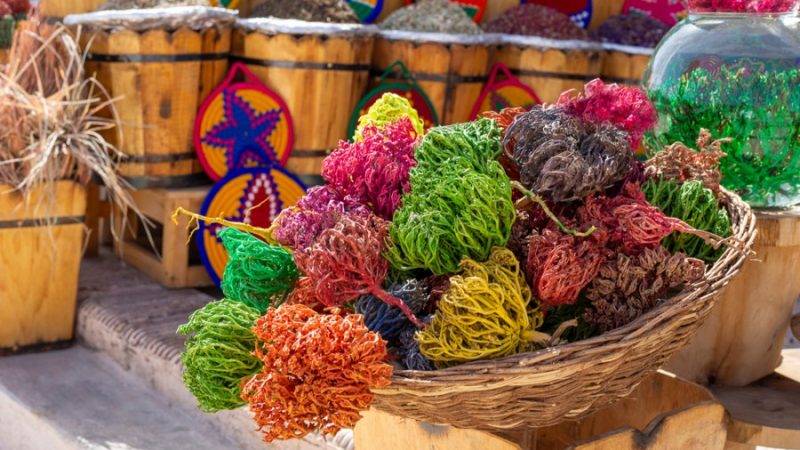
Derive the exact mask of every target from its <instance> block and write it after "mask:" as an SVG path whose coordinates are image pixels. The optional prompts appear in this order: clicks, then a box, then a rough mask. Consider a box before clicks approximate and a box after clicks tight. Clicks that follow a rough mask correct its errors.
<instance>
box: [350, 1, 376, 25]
mask: <svg viewBox="0 0 800 450" xmlns="http://www.w3.org/2000/svg"><path fill="white" fill-rule="evenodd" d="M347 3H348V4H349V5H350V7H351V8H352V9H353V11H354V12H355V13H356V16H357V17H358V20H360V21H361V22H362V23H372V22H374V21H375V19H377V18H378V16H380V15H381V11H383V0H347Z"/></svg>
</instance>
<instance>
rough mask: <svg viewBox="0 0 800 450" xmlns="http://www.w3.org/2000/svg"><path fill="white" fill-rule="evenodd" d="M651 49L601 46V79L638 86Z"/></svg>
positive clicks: (650, 54) (651, 53)
mask: <svg viewBox="0 0 800 450" xmlns="http://www.w3.org/2000/svg"><path fill="white" fill-rule="evenodd" d="M652 55H653V49H651V48H644V47H630V46H626V45H614V44H603V70H602V78H603V80H605V81H606V82H612V83H619V84H625V85H628V86H640V85H641V84H642V77H643V76H644V71H645V70H646V69H647V66H648V64H650V57H651V56H652Z"/></svg>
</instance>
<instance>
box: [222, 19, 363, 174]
mask: <svg viewBox="0 0 800 450" xmlns="http://www.w3.org/2000/svg"><path fill="white" fill-rule="evenodd" d="M373 42H374V28H373V27H367V26H362V25H350V24H348V25H338V24H323V23H313V22H298V21H288V20H280V19H248V20H240V21H239V24H238V25H237V29H236V30H235V31H234V38H233V49H232V57H233V60H235V61H240V62H242V63H244V64H245V65H247V67H248V68H249V69H250V71H251V72H253V73H254V74H255V75H256V76H257V77H258V78H259V79H260V80H261V81H262V82H263V83H264V84H266V85H267V86H268V87H269V88H270V89H272V90H273V91H275V92H277V93H278V95H280V96H281V97H282V98H283V100H284V101H285V102H286V104H287V106H288V107H289V111H290V112H291V114H292V118H293V122H294V128H295V140H294V149H293V150H292V154H291V157H290V158H289V160H288V162H287V164H286V168H287V169H288V170H289V171H290V172H292V173H294V174H296V175H297V176H299V177H300V179H301V180H302V181H303V182H304V183H306V184H307V185H309V186H310V185H316V184H320V183H322V178H321V177H320V171H321V170H322V160H323V159H325V157H326V156H327V155H328V153H329V152H330V150H332V149H334V148H336V146H337V145H338V143H339V140H341V139H347V138H348V136H347V131H348V126H349V121H350V115H351V114H352V112H353V109H354V108H355V107H356V105H357V104H358V101H359V99H360V98H361V96H362V95H363V94H364V91H365V89H366V88H367V83H368V81H369V62H370V58H371V57H372V49H373Z"/></svg>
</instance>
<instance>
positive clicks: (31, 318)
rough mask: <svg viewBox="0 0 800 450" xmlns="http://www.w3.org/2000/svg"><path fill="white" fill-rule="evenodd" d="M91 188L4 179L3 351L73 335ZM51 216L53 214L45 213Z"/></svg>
mask: <svg viewBox="0 0 800 450" xmlns="http://www.w3.org/2000/svg"><path fill="white" fill-rule="evenodd" d="M85 212H86V191H85V190H84V188H83V187H82V186H80V185H79V184H77V183H74V182H71V181H58V182H56V183H55V184H54V185H53V186H52V187H44V188H39V189H35V190H34V191H33V192H31V194H30V196H29V197H28V200H27V202H26V201H25V200H24V199H23V197H22V195H20V194H19V193H18V192H16V191H13V188H12V187H11V186H8V185H5V184H0V249H2V252H0V322H2V324H3V326H2V327H0V354H4V353H9V352H15V351H19V350H25V349H26V347H31V346H39V347H40V346H57V345H59V344H62V343H64V342H69V341H71V340H72V339H73V330H74V326H75V307H76V299H77V294H78V273H79V270H80V262H81V252H82V250H83V243H84V240H83V238H84V224H83V220H84V217H83V216H84V214H85ZM45 218H47V219H45Z"/></svg>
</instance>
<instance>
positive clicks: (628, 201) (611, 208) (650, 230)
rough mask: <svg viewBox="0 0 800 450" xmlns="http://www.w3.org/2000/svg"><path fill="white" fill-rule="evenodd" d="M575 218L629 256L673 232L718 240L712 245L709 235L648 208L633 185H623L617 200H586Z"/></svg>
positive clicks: (649, 206)
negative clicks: (592, 228)
mask: <svg viewBox="0 0 800 450" xmlns="http://www.w3.org/2000/svg"><path fill="white" fill-rule="evenodd" d="M578 215H579V217H580V220H581V222H583V223H584V224H591V225H594V226H596V227H598V228H600V229H603V230H605V231H606V232H607V233H608V239H609V243H610V244H612V245H616V246H620V247H621V248H622V250H623V251H624V252H625V253H627V254H629V255H636V254H638V253H641V252H642V251H643V250H644V249H646V248H654V247H657V246H659V245H660V244H661V241H662V240H664V238H666V237H667V236H669V235H670V234H672V233H674V232H679V233H687V234H693V235H696V236H699V237H700V238H702V239H704V240H705V241H706V242H709V243H711V244H712V245H715V246H718V245H719V239H716V240H717V242H712V241H714V240H715V236H713V235H712V234H711V233H707V232H704V231H700V230H697V229H695V228H692V227H691V226H689V225H688V224H686V223H685V222H683V221H682V220H680V219H676V218H674V217H668V216H667V215H666V214H664V212H663V211H661V210H660V209H658V208H656V207H655V206H653V205H651V204H650V203H649V202H648V201H647V199H646V198H645V196H644V194H643V193H642V191H641V189H640V188H639V185H638V184H635V183H625V185H624V186H623V188H622V193H621V194H620V195H617V196H616V197H604V196H600V197H595V196H590V197H588V198H587V199H586V203H585V205H584V207H583V208H581V209H580V210H579V212H578Z"/></svg>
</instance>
